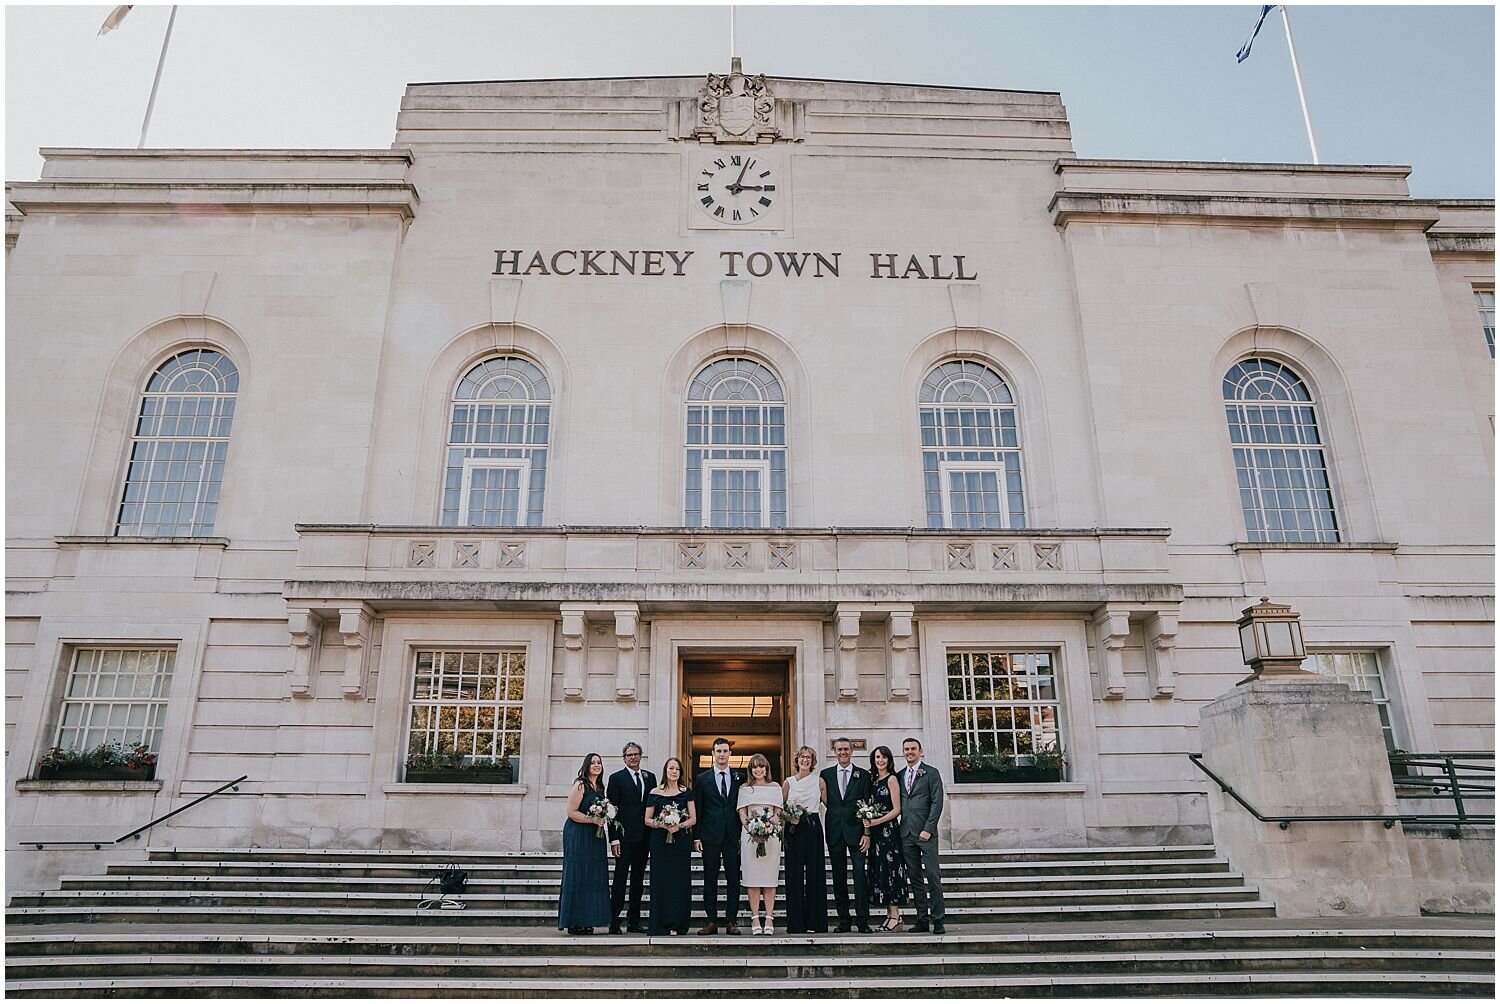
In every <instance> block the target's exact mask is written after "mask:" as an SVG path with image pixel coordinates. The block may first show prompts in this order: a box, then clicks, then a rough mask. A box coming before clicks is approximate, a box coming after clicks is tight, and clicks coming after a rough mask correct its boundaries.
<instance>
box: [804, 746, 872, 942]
mask: <svg viewBox="0 0 1500 1004" xmlns="http://www.w3.org/2000/svg"><path fill="white" fill-rule="evenodd" d="M853 754H854V744H853V743H851V742H850V741H849V740H848V739H846V738H844V737H842V736H840V737H839V738H838V739H835V740H834V741H833V755H834V757H835V758H837V760H838V763H836V764H834V765H833V766H832V767H829V768H827V769H826V770H824V771H823V772H822V773H821V774H819V775H818V776H819V777H820V778H822V779H823V803H824V805H826V806H827V807H828V811H827V812H826V813H824V818H825V819H827V821H828V829H827V830H826V831H825V832H824V834H823V839H824V840H826V841H827V842H828V861H829V864H831V865H832V866H833V905H834V906H835V907H837V908H838V912H839V926H838V927H837V928H836V929H835V930H836V931H837V933H839V934H848V933H849V931H850V930H851V927H850V923H849V869H848V865H847V862H849V861H850V860H851V859H852V861H853V863H854V919H855V921H856V922H857V923H858V924H859V931H860V933H861V934H870V933H871V932H872V930H873V929H872V928H871V927H870V889H869V884H868V883H867V882H866V881H865V854H866V853H868V851H869V850H870V837H869V834H868V833H866V831H865V824H864V823H862V822H861V821H860V820H859V818H858V817H857V816H855V814H854V810H855V809H856V808H857V807H858V803H859V802H860V801H861V800H863V799H867V798H869V797H870V793H871V791H872V789H873V787H874V778H872V777H871V776H870V772H869V771H867V770H864V769H862V768H859V767H856V766H855V765H854V764H853V763H851V762H850V760H851V758H852V756H853Z"/></svg>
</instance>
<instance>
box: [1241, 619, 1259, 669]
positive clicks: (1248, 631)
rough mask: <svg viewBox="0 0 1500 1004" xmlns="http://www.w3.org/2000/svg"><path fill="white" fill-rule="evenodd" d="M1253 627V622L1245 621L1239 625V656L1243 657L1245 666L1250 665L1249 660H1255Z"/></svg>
mask: <svg viewBox="0 0 1500 1004" xmlns="http://www.w3.org/2000/svg"><path fill="white" fill-rule="evenodd" d="M1254 627H1255V624H1254V622H1253V621H1246V622H1245V623H1243V624H1241V625H1240V655H1241V656H1243V657H1244V660H1245V664H1246V665H1249V664H1250V660H1251V659H1254V658H1256V653H1255V637H1254V630H1253V629H1254Z"/></svg>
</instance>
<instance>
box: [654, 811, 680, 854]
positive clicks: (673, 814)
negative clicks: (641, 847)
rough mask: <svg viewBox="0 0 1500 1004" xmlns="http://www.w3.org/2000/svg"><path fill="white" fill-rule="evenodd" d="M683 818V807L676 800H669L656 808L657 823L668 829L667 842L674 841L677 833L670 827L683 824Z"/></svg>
mask: <svg viewBox="0 0 1500 1004" xmlns="http://www.w3.org/2000/svg"><path fill="white" fill-rule="evenodd" d="M682 820H683V815H682V807H681V806H679V805H678V804H677V803H676V802H668V803H667V804H666V805H663V806H662V807H661V808H660V809H657V810H656V825H657V826H660V827H661V828H662V829H665V830H666V831H667V843H669V844H670V843H672V842H673V840H675V839H676V837H677V834H675V833H673V832H672V831H671V829H670V827H673V826H681V825H682Z"/></svg>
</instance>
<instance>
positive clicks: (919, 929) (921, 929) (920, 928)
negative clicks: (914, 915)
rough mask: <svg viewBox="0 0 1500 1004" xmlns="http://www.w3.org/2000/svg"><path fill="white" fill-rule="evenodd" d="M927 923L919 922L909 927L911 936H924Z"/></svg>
mask: <svg viewBox="0 0 1500 1004" xmlns="http://www.w3.org/2000/svg"><path fill="white" fill-rule="evenodd" d="M928 930H929V929H928V927H927V921H925V920H919V921H917V922H916V923H915V924H913V925H912V926H911V933H912V934H926V933H927V931H928Z"/></svg>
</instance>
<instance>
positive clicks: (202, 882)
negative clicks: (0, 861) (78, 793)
mask: <svg viewBox="0 0 1500 1004" xmlns="http://www.w3.org/2000/svg"><path fill="white" fill-rule="evenodd" d="M60 883H61V888H62V890H63V891H81V890H119V889H153V890H163V891H166V890H172V891H183V890H188V891H192V892H195V893H202V892H207V891H210V890H213V891H221V890H222V891H236V890H256V891H259V892H262V893H272V892H282V891H286V892H317V891H319V890H323V889H327V888H329V887H338V888H344V889H349V890H355V889H359V890H365V891H372V892H373V891H381V892H397V893H404V894H408V895H415V894H418V893H421V892H423V891H424V890H426V889H427V888H428V887H429V886H431V885H432V883H433V876H432V873H428V874H427V875H426V876H415V877H409V878H408V877H372V876H363V875H318V874H304V875H294V876H285V875H279V874H278V875H218V874H205V875H197V874H194V875H179V874H176V873H172V872H157V873H152V874H145V875H139V874H127V875H120V874H114V873H111V874H108V875H65V876H63V877H62V879H61V880H60ZM557 884H558V876H557V875H553V876H550V877H546V878H514V877H510V876H506V875H499V874H495V873H491V872H478V873H476V872H470V873H469V882H468V886H467V888H466V892H465V894H466V895H478V894H485V893H499V892H503V891H506V890H514V891H520V890H533V889H555V888H556V887H557ZM700 884H701V881H699V882H695V883H694V885H695V886H698V885H700ZM1243 884H1244V877H1243V876H1242V875H1240V874H1238V873H1232V872H1167V873H1151V874H1146V875H1134V874H1120V875H1012V876H999V877H996V876H987V875H971V874H968V873H963V872H959V873H955V874H945V875H944V876H943V887H944V889H948V888H955V889H965V888H967V889H989V890H1007V889H1012V888H1028V889H1029V888H1038V889H1049V890H1050V889H1093V890H1104V889H1136V888H1163V887H1168V888H1185V887H1224V886H1238V885H1243ZM781 886H782V888H783V889H784V888H785V880H784V879H783V881H782V883H781ZM649 887H650V883H649V882H648V883H647V888H648V890H649ZM648 894H649V893H648Z"/></svg>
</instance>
